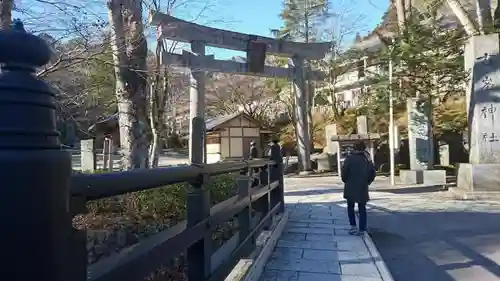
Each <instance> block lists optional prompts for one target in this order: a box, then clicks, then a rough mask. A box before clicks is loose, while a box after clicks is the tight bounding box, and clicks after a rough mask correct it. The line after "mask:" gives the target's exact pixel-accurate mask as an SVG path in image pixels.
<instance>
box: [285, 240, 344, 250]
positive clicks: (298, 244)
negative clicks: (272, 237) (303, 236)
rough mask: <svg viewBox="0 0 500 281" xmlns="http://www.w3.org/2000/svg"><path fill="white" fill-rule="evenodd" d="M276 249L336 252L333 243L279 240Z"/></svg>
mask: <svg viewBox="0 0 500 281" xmlns="http://www.w3.org/2000/svg"><path fill="white" fill-rule="evenodd" d="M278 247H287V248H298V249H316V250H337V242H335V241H289V240H279V241H278Z"/></svg>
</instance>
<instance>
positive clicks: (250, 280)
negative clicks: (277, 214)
mask: <svg viewBox="0 0 500 281" xmlns="http://www.w3.org/2000/svg"><path fill="white" fill-rule="evenodd" d="M288 216H289V212H288V211H285V212H284V213H283V215H281V218H278V219H277V223H275V224H274V227H272V229H271V230H265V231H262V233H261V234H260V235H259V237H258V238H257V242H256V244H257V247H256V249H255V250H254V251H253V252H252V254H250V255H249V257H248V258H244V259H241V260H240V261H239V262H238V263H237V264H236V266H235V267H234V269H233V270H232V271H231V273H229V275H228V276H227V277H226V279H225V280H224V281H258V280H259V278H260V275H261V274H262V272H263V271H264V267H265V266H266V264H267V261H268V260H269V258H270V257H271V255H272V253H273V251H274V248H275V247H276V244H277V243H278V239H279V238H280V236H281V234H282V233H283V230H284V229H285V225H286V223H287V221H288Z"/></svg>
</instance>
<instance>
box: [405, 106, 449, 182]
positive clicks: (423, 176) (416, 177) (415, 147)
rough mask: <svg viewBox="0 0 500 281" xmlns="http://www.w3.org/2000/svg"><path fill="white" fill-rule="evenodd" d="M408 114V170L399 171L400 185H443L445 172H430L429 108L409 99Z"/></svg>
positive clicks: (430, 133)
mask: <svg viewBox="0 0 500 281" xmlns="http://www.w3.org/2000/svg"><path fill="white" fill-rule="evenodd" d="M406 110H407V114H408V146H409V155H410V170H400V171H399V177H400V180H401V183H402V184H422V183H423V184H445V183H446V171H444V170H432V168H433V167H434V149H433V137H432V128H431V124H430V122H429V117H428V116H429V112H428V110H429V106H428V105H427V104H426V102H423V101H421V100H419V99H418V98H409V99H408V100H407V103H406Z"/></svg>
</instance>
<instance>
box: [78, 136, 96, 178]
mask: <svg viewBox="0 0 500 281" xmlns="http://www.w3.org/2000/svg"><path fill="white" fill-rule="evenodd" d="M96 166H97V160H96V155H95V142H94V140H93V139H88V140H81V141H80V170H81V171H82V172H94V171H95V170H96Z"/></svg>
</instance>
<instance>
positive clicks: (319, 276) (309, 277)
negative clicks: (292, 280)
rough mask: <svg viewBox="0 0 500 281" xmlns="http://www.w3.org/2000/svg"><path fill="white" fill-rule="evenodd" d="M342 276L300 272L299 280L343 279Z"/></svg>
mask: <svg viewBox="0 0 500 281" xmlns="http://www.w3.org/2000/svg"><path fill="white" fill-rule="evenodd" d="M341 277H342V276H340V275H338V274H328V273H310V272H300V273H299V279H298V281H342V279H341Z"/></svg>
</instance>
